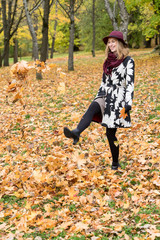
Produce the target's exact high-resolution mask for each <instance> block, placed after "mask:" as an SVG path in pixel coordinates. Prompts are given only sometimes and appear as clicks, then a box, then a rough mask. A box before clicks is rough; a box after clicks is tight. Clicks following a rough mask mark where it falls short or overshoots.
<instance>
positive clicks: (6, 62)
mask: <svg viewBox="0 0 160 240" xmlns="http://www.w3.org/2000/svg"><path fill="white" fill-rule="evenodd" d="M1 4H2V18H3V31H4V53H3V58H4V66H9V20H10V17H9V19H8V21H7V15H6V0H1Z"/></svg>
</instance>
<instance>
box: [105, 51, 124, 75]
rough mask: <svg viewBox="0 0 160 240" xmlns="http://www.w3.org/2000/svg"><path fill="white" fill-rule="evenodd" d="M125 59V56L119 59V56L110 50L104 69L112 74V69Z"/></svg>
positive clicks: (106, 72) (108, 73)
mask: <svg viewBox="0 0 160 240" xmlns="http://www.w3.org/2000/svg"><path fill="white" fill-rule="evenodd" d="M123 60H124V58H122V59H117V56H116V55H115V54H114V53H112V52H109V54H108V58H107V59H106V60H105V62H104V64H103V71H104V72H105V74H107V75H110V74H111V72H112V69H113V68H115V67H118V66H119V65H120V64H121V63H122V62H123Z"/></svg>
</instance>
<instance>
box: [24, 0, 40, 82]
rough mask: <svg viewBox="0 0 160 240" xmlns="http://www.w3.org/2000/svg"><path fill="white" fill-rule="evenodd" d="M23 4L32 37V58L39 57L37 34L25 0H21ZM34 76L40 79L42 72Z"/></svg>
mask: <svg viewBox="0 0 160 240" xmlns="http://www.w3.org/2000/svg"><path fill="white" fill-rule="evenodd" d="M23 4H24V8H25V13H26V18H27V23H28V27H29V31H30V34H31V37H32V43H33V58H34V60H37V59H39V54H38V42H37V36H36V32H35V30H34V27H33V23H32V19H31V16H30V13H29V11H28V4H27V0H23ZM36 78H37V79H42V74H41V73H38V72H36Z"/></svg>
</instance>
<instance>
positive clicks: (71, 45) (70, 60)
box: [68, 0, 74, 71]
mask: <svg viewBox="0 0 160 240" xmlns="http://www.w3.org/2000/svg"><path fill="white" fill-rule="evenodd" d="M73 49H74V0H70V39H69V58H68V70H69V71H73V70H74V64H73Z"/></svg>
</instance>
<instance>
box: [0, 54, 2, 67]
mask: <svg viewBox="0 0 160 240" xmlns="http://www.w3.org/2000/svg"><path fill="white" fill-rule="evenodd" d="M0 67H2V54H1V50H0Z"/></svg>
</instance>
